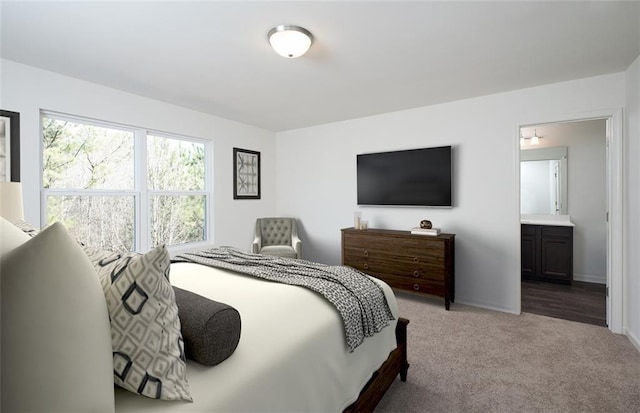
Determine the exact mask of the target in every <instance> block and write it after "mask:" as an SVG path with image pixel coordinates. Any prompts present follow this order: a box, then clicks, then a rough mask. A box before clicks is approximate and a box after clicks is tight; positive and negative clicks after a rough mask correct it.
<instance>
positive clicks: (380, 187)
mask: <svg viewBox="0 0 640 413" xmlns="http://www.w3.org/2000/svg"><path fill="white" fill-rule="evenodd" d="M357 170H358V178H357V179H358V205H410V206H429V207H452V206H453V204H452V200H451V146H440V147H436V148H422V149H410V150H404V151H393V152H378V153H366V154H360V155H357Z"/></svg>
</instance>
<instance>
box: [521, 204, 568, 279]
mask: <svg viewBox="0 0 640 413" xmlns="http://www.w3.org/2000/svg"><path fill="white" fill-rule="evenodd" d="M520 224H521V248H522V253H521V254H522V255H521V263H522V272H521V276H522V279H523V280H537V281H546V282H552V283H558V284H571V282H572V281H573V227H574V225H573V223H572V222H571V221H570V220H569V217H568V216H566V215H555V216H552V217H540V218H536V217H526V216H523V217H522V219H521V220H520Z"/></svg>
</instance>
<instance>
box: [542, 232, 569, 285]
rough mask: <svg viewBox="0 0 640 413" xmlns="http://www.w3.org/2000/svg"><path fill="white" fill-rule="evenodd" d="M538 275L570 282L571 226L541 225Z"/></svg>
mask: <svg viewBox="0 0 640 413" xmlns="http://www.w3.org/2000/svg"><path fill="white" fill-rule="evenodd" d="M540 254H541V268H540V275H541V276H542V277H545V278H547V279H553V280H554V281H560V282H563V283H570V282H571V281H572V280H573V228H570V227H543V228H542V236H541V242H540Z"/></svg>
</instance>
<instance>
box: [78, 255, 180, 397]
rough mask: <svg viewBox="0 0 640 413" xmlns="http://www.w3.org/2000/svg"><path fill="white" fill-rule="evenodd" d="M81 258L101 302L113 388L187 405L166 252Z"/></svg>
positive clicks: (178, 330) (177, 325)
mask: <svg viewBox="0 0 640 413" xmlns="http://www.w3.org/2000/svg"><path fill="white" fill-rule="evenodd" d="M85 253H86V254H87V256H88V257H89V259H90V261H91V262H92V264H93V265H94V267H95V268H96V271H97V272H98V277H99V278H100V283H101V284H102V288H103V290H104V295H105V298H106V300H107V307H108V309H109V318H110V320H111V339H112V345H113V374H114V381H115V383H116V384H117V385H119V386H121V387H123V388H125V389H127V390H129V391H132V392H134V393H139V394H141V395H143V396H146V397H149V398H152V399H164V400H188V401H192V399H191V395H190V391H189V384H188V382H187V378H186V372H187V368H186V364H185V356H184V342H183V339H182V335H181V333H180V320H179V318H178V307H177V306H176V302H175V294H174V291H173V288H172V287H171V283H170V282H169V253H168V252H167V250H166V248H165V247H164V246H161V247H157V248H155V249H153V250H151V251H149V252H147V253H146V254H137V253H128V254H117V253H110V252H106V251H101V250H96V249H90V248H85Z"/></svg>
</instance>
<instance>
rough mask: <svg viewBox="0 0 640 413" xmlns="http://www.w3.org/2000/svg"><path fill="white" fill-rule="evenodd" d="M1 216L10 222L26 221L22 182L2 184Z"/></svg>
mask: <svg viewBox="0 0 640 413" xmlns="http://www.w3.org/2000/svg"><path fill="white" fill-rule="evenodd" d="M0 216H1V217H3V218H4V219H6V220H7V221H9V222H16V221H18V220H21V219H24V208H23V205H22V184H21V183H20V182H0Z"/></svg>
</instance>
